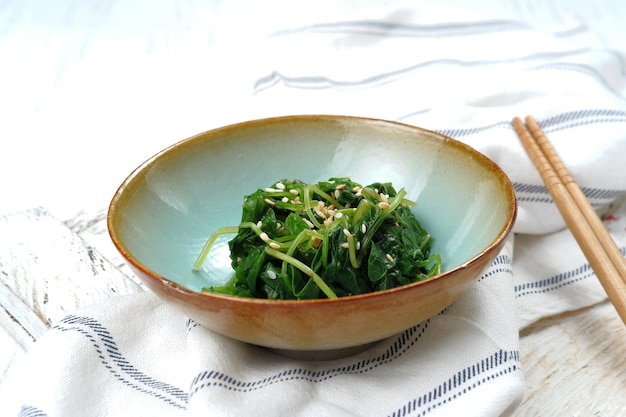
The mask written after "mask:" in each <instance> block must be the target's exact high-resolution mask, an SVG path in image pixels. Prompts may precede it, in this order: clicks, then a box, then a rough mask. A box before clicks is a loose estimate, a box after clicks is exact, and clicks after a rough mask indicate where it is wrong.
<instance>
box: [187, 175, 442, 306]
mask: <svg viewBox="0 0 626 417" xmlns="http://www.w3.org/2000/svg"><path fill="white" fill-rule="evenodd" d="M405 196H406V191H405V190H404V189H403V188H402V189H400V190H399V191H398V192H396V190H395V189H394V188H393V186H392V185H391V183H374V184H370V185H368V186H366V187H363V186H361V185H360V184H358V183H356V182H353V181H352V180H351V179H350V178H347V177H344V178H331V179H329V180H328V181H323V182H319V183H317V184H306V183H304V182H301V181H298V180H294V181H289V180H281V181H278V182H276V183H274V184H272V186H270V187H268V188H265V189H259V190H257V191H256V192H254V193H253V194H250V195H248V196H246V197H245V198H244V203H243V213H242V219H241V224H239V226H234V227H225V228H223V229H220V230H218V231H216V232H215V233H214V234H213V235H212V236H211V237H210V238H209V240H208V241H207V243H206V245H205V246H204V248H203V250H202V252H201V253H200V255H199V257H198V259H197V261H196V263H195V264H194V269H195V270H199V269H200V268H202V265H203V263H204V261H205V259H206V257H207V255H208V253H209V251H210V250H211V246H212V245H213V244H214V243H215V241H216V240H217V238H218V237H220V236H222V235H224V234H236V236H235V237H234V238H233V239H232V240H230V241H229V242H228V246H229V248H230V258H231V261H232V262H231V264H232V267H233V269H234V271H235V274H234V276H233V277H232V279H230V280H229V282H227V283H226V284H225V285H223V286H213V287H206V288H204V289H203V290H204V291H212V292H216V293H222V294H229V295H235V296H242V297H255V298H267V299H280V300H293V299H299V300H302V299H316V298H337V297H343V296H349V295H356V294H365V293H370V292H374V291H381V290H386V289H389V288H394V287H398V286H401V285H405V284H409V283H411V282H415V281H421V280H424V279H427V278H430V277H432V276H435V275H437V274H439V272H440V270H441V259H440V257H439V254H436V253H435V254H432V255H431V254H430V249H431V246H432V238H431V236H430V234H429V233H428V232H426V231H425V230H424V229H423V228H422V227H421V226H420V224H419V222H418V220H417V219H416V218H415V215H414V214H413V212H412V210H411V207H414V206H416V204H415V203H414V202H412V201H410V200H408V199H406V198H405Z"/></svg>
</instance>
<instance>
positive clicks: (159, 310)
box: [11, 2, 626, 417]
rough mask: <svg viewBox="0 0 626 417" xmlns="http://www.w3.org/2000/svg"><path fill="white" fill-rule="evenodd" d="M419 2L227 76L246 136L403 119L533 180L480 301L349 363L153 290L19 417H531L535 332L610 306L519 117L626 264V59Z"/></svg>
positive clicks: (113, 319) (34, 394) (285, 33)
mask: <svg viewBox="0 0 626 417" xmlns="http://www.w3.org/2000/svg"><path fill="white" fill-rule="evenodd" d="M415 3H417V4H414V2H411V3H393V4H390V5H387V6H385V7H384V8H382V9H372V10H365V11H361V12H360V14H358V15H344V16H339V15H333V14H331V13H329V14H327V17H326V18H325V19H323V20H310V21H304V20H302V21H297V22H295V21H289V22H285V21H278V22H276V23H275V24H274V25H273V26H272V27H271V30H269V31H266V35H267V36H264V37H260V38H258V37H251V38H250V39H246V42H244V43H237V47H238V48H243V49H241V50H238V51H231V53H232V55H231V58H229V60H226V61H224V62H227V63H228V65H232V66H233V67H234V70H233V71H232V73H231V75H232V76H233V77H236V82H237V84H238V86H239V87H240V88H242V87H241V86H244V87H245V88H246V89H247V91H249V97H247V98H246V99H245V100H243V99H242V100H241V102H240V103H238V107H237V111H238V112H239V114H241V119H242V120H243V119H248V118H257V117H264V116H273V115H284V114H294V113H334V114H349V115H359V116H370V117H376V118H384V119H391V120H397V121H401V122H404V123H410V124H414V125H418V126H421V127H424V128H427V129H431V130H435V131H439V132H442V133H445V134H447V135H449V136H452V137H454V138H456V139H459V140H461V141H463V142H466V143H468V144H470V145H472V146H474V147H475V148H477V149H478V150H480V151H481V152H483V153H485V154H486V155H487V156H489V157H491V158H492V159H493V160H495V161H496V162H497V163H498V164H499V165H500V166H501V167H502V168H503V169H504V170H505V172H507V174H508V175H509V176H510V178H511V179H512V181H513V183H514V186H515V189H516V193H517V197H518V201H519V207H520V210H519V217H518V222H517V225H516V228H515V234H514V235H513V236H512V237H511V239H510V241H509V242H508V244H507V246H506V248H505V249H504V250H503V252H502V253H501V254H499V256H498V257H497V259H496V261H495V262H494V263H493V264H492V265H491V267H490V268H489V269H488V270H487V271H485V273H484V274H483V275H482V277H481V278H480V279H479V280H478V282H477V283H476V285H474V287H473V288H472V289H471V290H470V291H469V292H468V293H467V294H466V295H465V296H464V297H462V298H461V299H460V300H459V301H458V302H456V303H455V304H454V305H452V306H450V307H449V308H447V309H445V310H444V311H442V312H441V313H440V314H438V315H436V316H434V317H432V318H431V319H429V320H426V321H425V322H423V323H421V324H419V325H417V326H415V327H413V328H411V329H408V330H407V331H405V332H403V333H401V334H399V335H396V336H394V337H391V338H389V339H387V340H384V341H381V342H379V343H377V344H376V345H375V346H373V347H370V348H369V349H368V350H366V351H364V352H361V353H358V354H356V355H353V356H350V357H347V358H343V359H337V360H329V361H302V360H296V359H289V358H286V357H285V356H281V355H278V354H276V353H275V352H271V351H268V350H266V349H262V348H258V347H254V346H250V345H246V344H242V343H239V342H235V341H232V340H228V339H226V338H223V337H221V336H219V335H216V334H214V333H212V332H210V331H208V330H206V329H203V328H202V327H201V326H198V325H196V324H195V323H193V322H192V321H189V320H188V319H187V318H186V317H184V316H183V315H181V314H180V313H178V312H176V311H174V310H171V309H170V308H169V307H167V306H165V305H163V304H162V303H160V302H159V301H158V300H156V299H155V298H154V297H153V296H152V295H150V294H144V295H134V296H128V297H120V298H117V299H112V300H111V301H110V302H107V303H106V304H103V305H97V306H93V308H90V309H87V310H83V311H80V312H77V313H76V314H75V315H73V316H69V317H67V318H65V319H63V320H61V321H59V322H58V323H55V326H54V328H53V329H52V330H51V331H50V332H49V333H48V334H47V335H46V336H44V337H43V338H42V339H40V340H39V341H38V343H37V344H36V345H35V347H34V348H33V350H32V351H31V352H30V353H29V355H28V357H27V360H26V361H25V363H24V364H23V365H22V367H21V368H20V370H19V372H16V373H15V375H17V376H16V378H18V380H17V381H16V382H15V384H14V385H13V386H14V387H17V391H18V392H19V395H16V396H15V397H14V398H13V400H14V401H13V402H14V403H15V405H16V407H15V410H16V411H15V413H16V414H18V415H21V416H44V415H46V416H76V415H90V416H109V415H129V416H130V415H177V414H178V415H211V416H222V415H224V416H227V415H233V416H234V415H237V416H238V415H269V416H274V415H276V416H285V415H289V416H352V415H354V416H394V417H400V416H402V417H408V416H411V417H413V416H450V415H453V416H456V415H463V416H499V415H506V414H510V413H511V412H512V411H513V410H514V408H515V407H516V406H517V404H519V402H520V401H521V399H522V397H523V381H522V372H521V370H520V361H519V352H518V339H517V337H518V330H519V329H520V328H522V327H524V326H526V325H527V324H529V323H531V322H533V321H535V320H537V319H540V318H542V317H545V316H548V315H551V314H557V313H561V312H564V311H569V310H572V309H578V308H581V307H584V306H588V305H592V304H594V303H597V302H600V301H603V300H604V299H605V298H606V297H605V294H604V292H603V290H602V288H601V286H600V285H599V284H598V282H597V280H596V278H595V276H594V275H593V273H592V271H591V270H590V268H589V266H588V264H587V263H586V261H585V259H584V257H583V256H582V253H581V252H580V250H579V249H578V248H577V246H576V244H575V242H574V241H573V239H572V237H571V235H570V234H569V232H568V231H567V229H566V228H565V225H564V222H563V221H562V218H561V216H560V215H559V213H558V211H557V210H556V208H555V206H554V204H553V201H552V199H551V198H550V196H549V194H548V193H547V191H546V189H545V187H544V186H543V184H542V182H541V180H540V178H539V176H538V174H537V173H536V172H535V170H534V167H533V166H532V164H531V163H530V161H529V160H528V158H527V156H526V155H525V153H524V151H523V149H522V147H521V145H520V144H519V141H518V139H517V137H516V136H515V133H514V131H513V130H512V128H511V125H510V121H511V119H512V118H513V117H515V116H522V117H523V116H525V115H527V114H532V115H533V116H534V117H535V118H536V119H537V120H538V121H539V123H540V124H541V126H542V127H543V129H544V131H545V132H546V134H547V135H548V137H549V138H550V140H551V141H552V142H553V143H554V146H555V148H556V149H557V152H558V153H559V154H560V155H561V157H562V159H563V160H564V163H565V165H566V166H568V167H569V168H570V170H571V172H572V175H573V176H574V178H575V179H576V180H577V181H578V182H579V183H580V184H581V186H582V187H583V190H584V191H585V193H586V194H587V195H588V196H589V198H590V199H591V201H592V203H593V204H594V205H595V207H596V208H597V209H598V210H599V211H601V212H603V213H608V214H609V215H608V216H607V217H606V219H607V222H609V223H611V225H612V226H613V227H612V229H611V230H612V231H613V232H614V234H615V237H616V239H617V240H618V241H619V242H620V245H621V247H622V248H623V246H624V243H625V242H626V238H625V236H626V230H624V227H623V223H620V222H619V221H620V219H619V218H621V216H625V217H626V213H624V208H623V205H620V201H621V200H622V199H623V197H624V196H625V195H626V172H625V169H624V162H623V161H624V160H626V101H625V99H624V94H625V93H626V88H625V81H626V69H625V65H626V64H625V62H626V61H625V58H624V55H623V53H621V52H618V51H613V50H607V49H605V48H603V47H602V45H601V44H599V43H597V41H596V40H595V39H594V38H593V36H591V34H589V33H587V32H585V30H584V28H581V27H580V26H577V25H573V26H572V25H569V23H567V24H564V25H562V26H554V27H553V26H550V27H541V26H533V25H532V24H530V23H528V22H523V21H516V20H511V19H502V18H497V17H491V16H487V17H485V16H473V15H470V14H468V13H464V12H463V11H462V10H459V11H456V12H452V11H450V10H447V11H446V13H441V10H440V9H439V8H438V7H437V6H436V5H434V4H430V3H426V2H415ZM325 6H327V5H326V4H325ZM263 28H265V26H263ZM251 33H258V32H254V31H253V32H251ZM239 35H240V36H242V35H241V33H240V34H239ZM233 45H234V44H233ZM242 45H243V46H242ZM233 52H235V53H233ZM207 77H211V74H207ZM230 82H232V80H230V81H229V83H230ZM620 224H621V226H617V227H616V225H620ZM11 415H15V414H11Z"/></svg>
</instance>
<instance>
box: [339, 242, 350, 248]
mask: <svg viewBox="0 0 626 417" xmlns="http://www.w3.org/2000/svg"><path fill="white" fill-rule="evenodd" d="M349 246H350V245H348V242H343V243H342V244H341V247H342V248H344V249H348V247H349Z"/></svg>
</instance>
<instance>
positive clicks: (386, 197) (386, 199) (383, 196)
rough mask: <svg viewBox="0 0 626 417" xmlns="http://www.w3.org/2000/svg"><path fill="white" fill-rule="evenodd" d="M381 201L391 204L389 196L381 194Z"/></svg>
mask: <svg viewBox="0 0 626 417" xmlns="http://www.w3.org/2000/svg"><path fill="white" fill-rule="evenodd" d="M380 199H381V200H383V201H384V202H385V203H387V202H389V195H388V194H383V193H380Z"/></svg>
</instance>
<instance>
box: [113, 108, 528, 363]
mask: <svg viewBox="0 0 626 417" xmlns="http://www.w3.org/2000/svg"><path fill="white" fill-rule="evenodd" d="M348 174H351V175H352V179H353V180H354V181H356V182H358V183H361V184H369V183H372V182H375V181H381V182H392V183H393V185H394V186H395V187H396V188H397V189H399V188H400V187H404V188H405V189H406V190H407V191H408V196H407V197H408V198H409V199H412V200H414V201H416V202H417V205H418V207H417V208H416V210H415V214H416V217H417V218H418V220H419V221H420V223H421V224H422V226H423V227H424V228H425V229H426V230H428V231H429V232H430V233H431V234H432V236H433V238H434V246H433V249H432V251H434V252H438V253H439V254H440V256H441V258H442V260H443V271H442V273H441V274H440V275H438V276H436V277H434V278H432V279H429V280H426V281H422V282H417V283H413V284H409V285H406V286H403V287H398V288H395V289H390V290H386V291H381V292H377V293H371V294H366V295H358V296H349V297H343V298H338V299H334V300H331V299H318V300H308V301H270V300H262V299H249V298H240V297H232V296H226V295H219V294H215V293H209V292H202V291H201V288H202V287H204V286H207V285H215V284H221V283H224V282H226V281H228V279H229V278H230V277H231V276H232V274H233V271H232V270H231V267H230V259H229V258H228V254H229V253H228V246H227V239H226V240H224V241H218V243H217V244H216V246H215V247H214V249H213V250H212V252H211V255H210V257H209V259H208V260H207V262H206V263H205V267H204V268H203V269H202V270H201V271H199V272H194V271H193V270H192V266H193V263H194V261H195V260H196V258H197V256H198V254H199V252H200V250H201V248H202V247H203V245H204V243H205V242H206V240H207V238H208V237H209V236H210V235H211V234H212V233H213V232H214V231H215V230H216V229H218V228H221V227H224V226H233V225H238V224H239V221H240V219H241V204H242V202H243V196H244V195H246V194H250V193H252V192H253V191H255V190H256V189H257V188H264V187H266V186H268V185H271V184H272V183H274V182H275V181H277V180H279V179H281V178H290V179H300V180H303V181H306V182H317V181H321V180H327V179H328V178H330V177H340V176H345V175H348ZM516 212H517V205H516V200H515V194H514V191H513V187H512V185H511V182H510V181H509V179H508V178H507V176H506V175H505V174H504V173H503V171H502V170H501V169H500V168H499V167H498V166H497V165H496V164H495V163H494V162H492V161H491V160H489V159H488V158H487V157H485V156H484V155H483V154H481V153H479V152H478V151H476V150H474V149H473V148H471V147H469V146H467V145H465V144H463V143H461V142H459V141H456V140H453V139H451V138H449V137H445V136H443V135H440V134H438V133H435V132H431V131H428V130H424V129H421V128H418V127H414V126H409V125H404V124H400V123H395V122H389V121H383V120H375V119H365V118H356V117H342V116H324V115H309V116H288V117H278V118H270V119H263V120H254V121H249V122H245V123H241V124H236V125H232V126H226V127H223V128H219V129H215V130H211V131H208V132H204V133H200V134H198V135H196V136H193V137H191V138H188V139H186V140H183V141H181V142H178V143H176V144H174V145H173V146H171V147H169V148H167V149H165V150H163V151H161V152H160V153H158V154H157V155H155V156H153V157H151V158H150V159H148V160H147V161H146V162H144V163H143V164H141V165H140V166H139V167H138V168H137V169H136V170H135V171H134V172H132V173H131V174H130V176H129V177H128V178H127V179H126V180H125V181H124V182H123V183H122V184H121V186H120V187H119V189H118V190H117V192H116V194H115V196H114V197H113V200H112V202H111V205H110V208H109V212H108V228H109V233H110V235H111V238H112V240H113V242H114V244H115V245H116V247H117V249H118V250H119V251H120V253H121V254H122V255H123V256H124V258H125V259H126V261H127V262H128V263H129V264H130V266H131V268H132V269H133V270H134V271H135V273H136V274H137V275H138V277H139V278H141V279H142V280H143V282H144V283H145V284H146V285H147V287H149V288H150V289H151V290H152V291H153V292H154V293H156V294H157V295H158V296H159V297H161V298H162V300H163V302H166V303H169V304H171V305H172V306H175V307H176V308H179V309H180V310H182V311H183V312H184V313H185V314H186V315H187V316H188V317H190V318H191V319H193V320H195V321H196V322H198V323H199V324H201V325H202V326H205V327H206V328H209V329H212V330H213V331H215V332H218V333H221V334H223V335H226V336H228V337H231V338H234V339H238V340H241V341H244V342H248V343H252V344H256V345H260V346H265V347H269V348H274V349H278V350H282V351H327V350H337V349H350V348H353V347H358V346H363V345H366V344H368V343H370V342H374V341H377V340H380V339H383V338H385V337H388V336H391V335H393V334H395V333H398V332H401V331H403V330H405V329H407V328H409V327H411V326H413V325H415V324H418V323H420V322H421V321H423V320H425V319H427V318H429V317H430V316H432V315H434V314H436V313H438V312H440V311H441V310H442V309H444V308H445V307H447V306H448V305H450V304H452V303H453V302H454V301H455V300H457V299H458V298H459V297H460V296H461V295H462V294H463V293H464V292H466V290H467V289H468V288H469V287H470V286H471V285H472V284H473V283H474V282H475V281H476V280H477V279H478V277H479V276H480V274H481V273H482V272H483V271H484V270H485V269H486V268H487V267H488V266H489V265H490V263H491V262H492V261H493V260H494V258H495V256H496V255H497V254H498V252H499V251H500V249H501V247H502V246H503V245H504V243H505V240H506V237H507V235H508V234H509V232H510V231H511V228H512V226H513V223H514V221H515V217H516ZM231 237H232V236H231ZM229 238H230V237H229Z"/></svg>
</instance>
